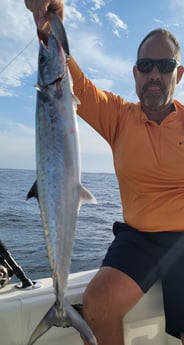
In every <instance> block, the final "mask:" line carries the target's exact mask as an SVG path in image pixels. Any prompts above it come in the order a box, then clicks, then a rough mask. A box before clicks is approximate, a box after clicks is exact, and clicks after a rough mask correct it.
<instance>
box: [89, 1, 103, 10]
mask: <svg viewBox="0 0 184 345" xmlns="http://www.w3.org/2000/svg"><path fill="white" fill-rule="evenodd" d="M91 2H92V3H93V4H94V6H92V8H91V9H92V10H93V11H95V10H99V9H100V8H101V7H102V6H104V5H105V1H104V0H92V1H91Z"/></svg>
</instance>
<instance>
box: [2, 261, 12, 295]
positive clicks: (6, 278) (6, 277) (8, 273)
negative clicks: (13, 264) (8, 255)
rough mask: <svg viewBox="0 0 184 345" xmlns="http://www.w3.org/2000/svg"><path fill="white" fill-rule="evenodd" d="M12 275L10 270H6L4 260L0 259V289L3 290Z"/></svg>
mask: <svg viewBox="0 0 184 345" xmlns="http://www.w3.org/2000/svg"><path fill="white" fill-rule="evenodd" d="M12 275H13V273H12V271H11V269H9V268H8V266H7V265H6V263H5V261H4V259H3V258H2V257H0V289H2V288H4V287H5V286H6V284H8V282H9V280H10V279H11V277H12Z"/></svg>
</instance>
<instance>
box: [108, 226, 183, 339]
mask: <svg viewBox="0 0 184 345" xmlns="http://www.w3.org/2000/svg"><path fill="white" fill-rule="evenodd" d="M113 232H114V235H115V239H114V241H113V242H112V244H111V246H110V247H109V249H108V251H107V254H106V256H105V258H104V260H103V263H102V266H109V267H113V268H116V269H119V270H120V271H122V272H124V273H126V274H127V275H129V276H130V277H131V278H132V279H134V280H135V281H136V283H137V284H138V285H139V286H140V287H141V289H142V290H143V292H145V293H146V292H147V291H148V290H149V288H150V287H151V286H152V285H153V284H154V283H155V282H156V281H157V280H160V281H161V284H162V290H163V300H164V310H165V318H166V332H167V333H169V334H171V335H173V336H175V337H177V338H180V334H181V333H184V232H168V231H167V232H165V231H163V232H142V231H138V230H136V229H134V228H132V227H130V226H129V225H127V224H124V223H119V222H115V223H114V226H113Z"/></svg>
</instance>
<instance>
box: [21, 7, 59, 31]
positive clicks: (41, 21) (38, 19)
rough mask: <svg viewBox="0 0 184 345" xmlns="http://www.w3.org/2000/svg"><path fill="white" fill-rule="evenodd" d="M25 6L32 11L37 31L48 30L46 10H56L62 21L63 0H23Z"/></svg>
mask: <svg viewBox="0 0 184 345" xmlns="http://www.w3.org/2000/svg"><path fill="white" fill-rule="evenodd" d="M25 5H26V7H27V8H28V9H29V10H30V11H31V12H32V13H33V16H34V20H35V23H36V25H37V28H38V30H39V31H44V32H48V29H49V25H48V12H49V11H53V12H56V13H57V14H58V15H59V17H60V18H61V20H62V21H63V17H64V15H63V11H64V0H25Z"/></svg>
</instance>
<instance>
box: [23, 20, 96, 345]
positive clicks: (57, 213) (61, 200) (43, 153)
mask: <svg viewBox="0 0 184 345" xmlns="http://www.w3.org/2000/svg"><path fill="white" fill-rule="evenodd" d="M51 27H53V30H56V31H57V32H56V36H57V34H58V33H59V42H58V40H57V39H56V37H55V36H54V34H53V33H52V32H50V34H49V36H48V44H47V46H45V45H44V44H43V43H42V42H40V49H39V58H38V84H37V86H36V87H37V90H38V91H37V107H36V165H37V182H36V187H37V193H36V194H37V195H36V196H37V197H38V200H39V206H40V211H41V217H42V224H43V229H44V234H45V239H46V245H47V251H48V258H49V263H50V268H51V275H52V279H53V286H54V290H55V295H56V301H55V304H54V305H53V306H52V307H51V309H50V310H49V311H48V312H47V314H46V315H45V317H44V318H43V319H42V320H41V322H40V323H39V325H38V326H37V327H36V329H35V331H34V332H33V334H32V336H31V338H30V340H29V342H28V345H32V344H34V343H35V341H36V340H37V339H38V338H39V337H40V336H41V335H42V334H44V333H45V332H47V330H48V329H50V328H51V327H52V326H64V325H65V322H67V323H69V324H70V325H72V326H73V327H75V328H76V329H77V330H78V331H79V332H80V333H81V335H82V336H83V337H86V338H87V339H88V340H89V341H90V342H91V344H93V345H96V344H97V342H96V339H95V337H94V335H93V333H92V331H91V330H90V328H89V326H88V325H87V323H86V322H85V320H84V319H83V318H82V317H81V316H80V315H79V314H78V312H77V311H76V310H75V309H74V308H73V307H72V306H71V305H70V304H69V302H68V301H67V299H66V298H65V294H66V287H67V280H68V274H69V271H70V264H71V256H72V250H73V243H74V238H75V229H76V221H77V215H78V211H79V209H80V206H81V204H82V202H85V201H90V202H96V200H95V198H94V197H93V196H92V194H91V193H89V191H88V190H86V189H85V188H84V187H82V186H81V183H80V157H79V139H78V128H77V121H76V106H77V103H78V100H77V98H76V97H75V96H74V95H73V90H72V80H71V76H70V73H69V69H68V65H67V56H68V54H69V50H68V43H67V38H66V34H65V31H64V27H63V25H62V23H61V22H60V20H59V19H58V17H55V18H52V20H51ZM57 38H58V37H57ZM33 190H34V191H33V194H31V196H35V185H34V188H33ZM29 197H30V195H29Z"/></svg>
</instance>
